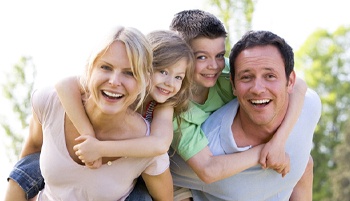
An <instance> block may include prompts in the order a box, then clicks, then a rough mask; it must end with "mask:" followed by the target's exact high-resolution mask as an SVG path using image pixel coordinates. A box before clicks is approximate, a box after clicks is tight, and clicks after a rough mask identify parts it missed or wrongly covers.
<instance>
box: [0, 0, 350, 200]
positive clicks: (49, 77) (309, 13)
mask: <svg viewBox="0 0 350 201" xmlns="http://www.w3.org/2000/svg"><path fill="white" fill-rule="evenodd" d="M349 5H350V1H348V0H258V3H257V5H256V6H257V7H256V10H255V13H254V14H255V15H254V22H253V29H264V30H270V31H273V32H275V33H276V34H278V35H280V36H282V37H284V38H285V39H286V40H287V41H288V42H289V43H290V45H291V46H292V47H293V49H294V50H297V49H298V48H299V47H300V45H301V44H303V42H304V40H305V39H306V38H307V36H308V35H309V34H311V33H312V32H313V31H314V30H315V29H316V28H327V29H330V30H334V29H335V28H337V27H338V26H339V25H350V12H349V11H348V8H349ZM193 8H199V9H204V10H208V11H210V12H212V10H211V8H210V7H209V6H208V3H207V1H206V0H191V1H189V0H177V1H167V0H147V1H143V0H127V1H126V0H124V1H116V0H74V1H72V0H56V1H54V0H51V1H47V0H31V1H28V0H11V1H6V0H0V29H1V31H0V55H1V57H0V83H3V80H4V77H5V76H4V72H9V70H10V69H11V68H12V66H13V65H14V64H15V63H17V62H18V60H19V58H20V57H21V56H31V57H32V58H33V60H34V64H35V65H36V68H37V70H38V75H37V80H36V86H37V87H41V86H44V85H46V84H53V83H55V82H56V81H57V80H59V79H60V78H62V77H65V76H68V75H72V74H78V73H80V72H81V71H82V69H83V66H84V62H85V60H86V58H87V56H88V54H89V51H90V49H91V47H92V45H93V44H94V41H95V40H96V38H99V36H101V34H103V33H104V32H103V31H104V30H106V29H107V28H109V27H112V26H115V25H124V26H132V27H136V28H138V29H139V30H141V31H142V32H143V33H145V34H147V33H148V32H150V31H152V30H155V29H168V26H169V23H170V21H171V19H172V17H173V15H174V14H175V13H177V12H179V11H181V10H185V9H193ZM1 96H2V94H1ZM3 102H4V100H3V98H0V105H1V106H0V118H1V117H7V116H8V114H10V113H11V111H10V110H8V107H7V106H6V104H3ZM5 114H7V116H6V115H5ZM0 136H1V137H0V139H3V138H4V137H3V136H4V132H3V130H1V129H0ZM3 146H4V145H3V142H0V147H1V148H0V160H1V161H2V164H3V165H2V168H1V171H0V189H3V190H1V191H0V200H3V196H4V195H3V193H4V189H5V187H4V185H6V177H7V175H8V173H9V170H10V168H11V167H12V165H13V164H10V163H9V162H8V159H7V158H6V156H5V154H4V152H5V150H3Z"/></svg>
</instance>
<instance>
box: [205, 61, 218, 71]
mask: <svg viewBox="0 0 350 201" xmlns="http://www.w3.org/2000/svg"><path fill="white" fill-rule="evenodd" d="M208 68H209V69H214V70H215V69H217V68H219V65H218V62H217V61H216V59H212V60H211V62H210V63H209V66H208Z"/></svg>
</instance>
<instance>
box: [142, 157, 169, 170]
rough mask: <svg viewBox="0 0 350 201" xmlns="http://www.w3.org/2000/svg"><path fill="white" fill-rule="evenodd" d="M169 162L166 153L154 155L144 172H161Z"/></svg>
mask: <svg viewBox="0 0 350 201" xmlns="http://www.w3.org/2000/svg"><path fill="white" fill-rule="evenodd" d="M169 164H170V162H169V155H168V154H167V153H165V154H162V155H160V156H156V157H154V159H153V160H152V162H151V163H150V165H149V166H148V167H147V168H146V169H145V171H144V173H146V174H148V175H152V176H155V175H159V174H162V173H163V172H164V171H165V170H166V169H167V168H168V167H169Z"/></svg>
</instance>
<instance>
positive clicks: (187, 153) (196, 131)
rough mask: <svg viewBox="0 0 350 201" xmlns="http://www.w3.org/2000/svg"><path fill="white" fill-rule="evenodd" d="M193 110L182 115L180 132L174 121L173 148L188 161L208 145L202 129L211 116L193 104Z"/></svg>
mask: <svg viewBox="0 0 350 201" xmlns="http://www.w3.org/2000/svg"><path fill="white" fill-rule="evenodd" d="M190 108H191V109H190V110H189V111H188V112H186V114H184V115H181V122H180V130H181V132H178V131H177V130H178V125H177V123H176V121H174V124H173V125H174V131H175V132H174V138H173V142H172V144H171V146H172V148H173V149H174V150H175V151H176V152H177V153H178V154H179V155H180V156H181V157H182V158H183V159H184V160H185V161H187V160H188V159H190V158H191V157H193V156H194V155H196V154H197V153H198V152H199V151H201V150H202V149H204V148H205V147H206V146H207V145H208V140H207V137H206V136H205V134H204V132H203V131H202V129H201V125H202V123H203V122H204V121H205V120H206V119H207V118H208V116H209V114H207V113H205V112H204V111H202V110H201V109H200V108H197V107H196V106H194V105H193V104H191V107H190Z"/></svg>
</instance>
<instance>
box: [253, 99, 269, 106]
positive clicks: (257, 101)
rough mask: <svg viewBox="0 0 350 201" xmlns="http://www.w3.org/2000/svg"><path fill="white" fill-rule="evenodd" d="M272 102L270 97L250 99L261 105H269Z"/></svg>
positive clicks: (254, 103)
mask: <svg viewBox="0 0 350 201" xmlns="http://www.w3.org/2000/svg"><path fill="white" fill-rule="evenodd" d="M270 102H271V100H270V99H262V100H250V103H251V104H253V105H256V106H259V105H267V104H269V103H270Z"/></svg>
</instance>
